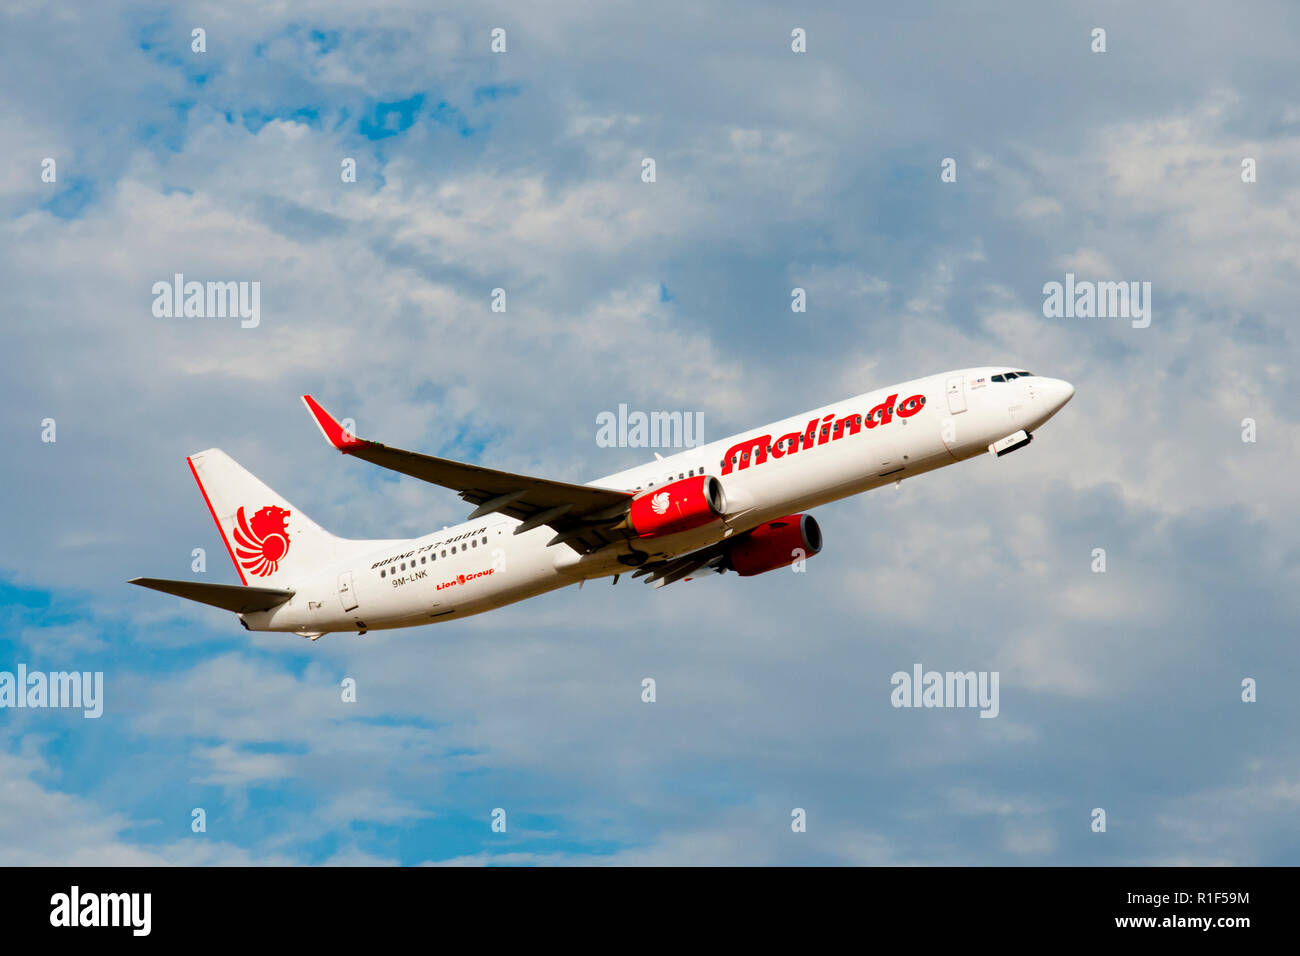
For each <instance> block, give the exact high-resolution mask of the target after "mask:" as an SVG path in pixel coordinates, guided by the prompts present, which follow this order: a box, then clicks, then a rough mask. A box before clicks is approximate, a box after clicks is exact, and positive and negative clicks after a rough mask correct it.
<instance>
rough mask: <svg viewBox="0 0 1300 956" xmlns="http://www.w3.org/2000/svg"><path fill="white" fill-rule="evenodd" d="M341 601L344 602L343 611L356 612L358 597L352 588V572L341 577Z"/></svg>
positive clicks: (344, 573) (345, 572)
mask: <svg viewBox="0 0 1300 956" xmlns="http://www.w3.org/2000/svg"><path fill="white" fill-rule="evenodd" d="M339 600H340V601H341V602H343V610H345V611H354V610H356V607H357V596H356V592H355V591H354V590H353V588H352V572H351V571H344V572H343V573H342V574H340V575H339Z"/></svg>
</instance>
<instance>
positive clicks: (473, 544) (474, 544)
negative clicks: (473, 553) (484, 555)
mask: <svg viewBox="0 0 1300 956" xmlns="http://www.w3.org/2000/svg"><path fill="white" fill-rule="evenodd" d="M469 546H470V547H471V548H477V547H478V538H475V539H474V540H473V541H471V542H470V543H469Z"/></svg>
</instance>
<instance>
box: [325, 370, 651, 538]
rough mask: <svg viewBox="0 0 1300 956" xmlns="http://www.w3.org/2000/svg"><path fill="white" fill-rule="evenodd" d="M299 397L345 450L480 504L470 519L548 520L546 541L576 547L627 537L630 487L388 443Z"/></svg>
mask: <svg viewBox="0 0 1300 956" xmlns="http://www.w3.org/2000/svg"><path fill="white" fill-rule="evenodd" d="M302 400H303V403H304V404H305V405H306V406H307V410H308V411H309V412H311V415H312V418H313V419H315V421H316V424H317V426H319V427H320V430H321V433H322V434H323V435H324V436H325V440H326V441H328V442H329V443H330V444H331V445H333V446H334V447H335V448H337V449H338V450H339V451H341V452H342V453H343V454H345V455H351V456H352V457H353V458H360V459H362V460H364V461H368V462H370V463H371V464H373V465H379V466H380V467H381V468H388V469H390V470H392V471H399V472H401V473H402V474H404V475H410V476H411V477H413V478H419V479H420V480H421V481H427V482H429V483H430V484H434V485H442V487H444V488H450V489H452V491H455V492H456V493H457V494H459V495H460V496H461V498H463V499H465V500H466V501H468V502H469V503H470V504H473V505H477V506H478V507H476V508H475V509H474V510H473V511H472V512H471V513H470V515H469V520H471V521H472V520H473V519H475V518H482V517H483V516H484V515H489V514H493V513H500V514H504V515H509V516H510V517H512V518H518V519H519V520H520V521H521V522H522V524H520V525H519V526H518V527H517V528H515V532H514V533H515V534H522V533H523V532H525V531H531V530H532V529H534V528H538V527H541V526H542V525H546V526H548V527H550V528H552V529H553V530H554V531H555V532H556V534H555V537H553V538H552V539H551V540H550V542H549V543H550V544H561V543H563V544H567V545H569V547H571V548H573V549H574V550H575V551H577V552H579V553H586V552H588V551H595V550H599V549H600V548H603V547H604V546H605V545H607V544H610V543H612V542H614V541H621V540H624V539H625V538H626V535H624V534H623V533H622V532H621V531H619V530H617V525H619V524H620V523H621V522H622V520H623V518H624V516H625V515H626V514H627V511H628V508H629V506H630V505H631V502H632V498H633V497H635V496H634V495H631V494H629V493H628V492H625V491H616V490H613V489H610V488H593V487H591V486H590V485H572V484H569V483H568V482H564V481H550V480H548V479H546V478H531V477H529V476H527V475H515V474H511V473H510V472H508V471H496V470H495V469H492V468H483V467H480V466H479V465H467V464H465V463H464V462H459V461H451V460H450V459H447V458H434V457H433V456H432V455H421V454H418V453H417V452H413V451H403V450H402V449H400V448H390V447H388V446H387V445H381V444H380V443H379V442H374V441H366V440H364V439H361V438H357V437H356V436H355V435H351V434H349V433H348V432H347V431H345V430H344V429H343V427H342V426H341V425H340V424H339V423H338V422H337V421H335V420H334V418H333V417H332V416H331V415H330V414H329V412H327V411H325V409H323V408H321V406H320V405H319V404H318V403H317V402H316V400H315V399H313V398H312V397H311V396H310V395H304V396H303V397H302Z"/></svg>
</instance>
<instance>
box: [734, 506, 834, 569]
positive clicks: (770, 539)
mask: <svg viewBox="0 0 1300 956" xmlns="http://www.w3.org/2000/svg"><path fill="white" fill-rule="evenodd" d="M821 549H822V529H821V527H820V526H819V525H818V524H817V519H816V518H814V517H813V516H812V515H803V514H799V515H786V516H785V517H784V518H777V519H776V520H774V521H768V522H765V523H763V524H761V525H759V526H758V527H757V528H755V529H754V530H753V531H751V532H749V533H748V534H746V535H745V536H743V537H742V538H740V540H738V541H737V542H736V543H735V544H733V545H732V546H731V550H729V551H728V552H727V564H728V565H729V566H730V567H731V570H733V571H735V572H736V573H737V574H739V575H740V576H741V577H742V578H747V577H750V576H752V575H755V574H762V573H763V572H764V571H775V570H776V569H777V568H783V567H785V566H786V565H787V564H793V563H794V562H795V561H796V560H798V559H799V558H811V557H812V556H813V555H814V554H816V553H817V552H819V551H820V550H821Z"/></svg>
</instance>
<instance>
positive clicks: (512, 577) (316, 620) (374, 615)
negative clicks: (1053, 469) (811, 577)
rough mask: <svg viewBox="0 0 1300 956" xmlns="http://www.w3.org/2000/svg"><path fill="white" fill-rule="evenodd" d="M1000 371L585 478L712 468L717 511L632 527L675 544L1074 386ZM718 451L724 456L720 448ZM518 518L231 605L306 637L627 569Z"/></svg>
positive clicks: (1018, 413) (946, 445)
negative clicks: (709, 518)
mask: <svg viewBox="0 0 1300 956" xmlns="http://www.w3.org/2000/svg"><path fill="white" fill-rule="evenodd" d="M1008 371H1012V369H1008V368H1005V367H985V368H971V369H961V370H958V371H953V372H945V373H943V374H939V375H932V376H929V377H926V378H921V379H914V380H912V381H910V382H903V383H900V384H898V385H893V386H890V387H889V388H884V389H878V390H876V391H872V392H867V393H865V394H862V395H858V396H856V397H854V398H850V399H846V400H844V401H841V402H835V403H833V404H830V405H826V406H824V407H822V408H819V409H814V410H811V411H808V412H805V413H804V414H802V415H796V416H793V417H791V418H788V419H785V420H783V421H779V422H773V423H772V424H770V425H765V426H762V427H760V428H755V429H750V430H748V431H745V432H741V433H739V434H736V435H732V436H729V437H727V438H723V439H721V440H719V441H715V442H710V443H709V444H706V445H701V446H699V447H696V448H689V449H686V450H684V451H680V452H677V453H674V454H672V455H668V456H666V457H664V458H662V459H659V460H656V461H653V462H649V463H647V464H643V465H639V466H637V467H635V468H631V469H628V470H627V471H622V472H619V473H617V474H613V475H608V476H606V477H604V478H599V479H597V480H596V481H593V482H589V484H591V485H595V486H599V487H602V488H613V489H617V490H620V491H629V492H633V493H635V492H638V491H645V490H648V489H650V488H654V487H659V486H662V485H664V484H668V483H669V482H671V481H676V480H678V479H679V478H685V477H688V476H691V475H700V474H705V475H713V476H716V477H718V478H719V480H720V481H721V482H722V487H723V490H724V492H725V495H726V501H727V505H726V513H725V515H724V516H723V517H722V518H721V519H720V520H718V521H714V522H713V523H711V524H709V525H706V526H704V527H702V528H697V529H695V530H693V531H688V532H683V533H679V534H673V535H667V536H663V537H654V538H637V539H633V541H632V542H631V545H630V548H631V549H635V550H638V551H643V552H645V553H646V554H648V555H649V558H650V559H661V558H667V557H673V556H676V555H682V554H686V553H688V552H691V551H695V550H697V549H699V548H702V547H705V546H707V545H710V544H713V543H715V542H717V541H719V540H721V539H723V538H725V537H728V536H731V535H733V534H740V533H742V532H745V531H748V530H749V529H751V528H754V527H756V526H757V525H759V524H761V523H762V522H765V521H770V520H772V519H774V518H779V517H782V516H783V515H788V514H792V513H795V512H800V511H806V510H808V509H810V508H814V507H816V506H818V505H822V504H825V503H827V502H830V501H834V500H836V499H839V498H843V497H846V496H848V495H853V494H857V493H859V492H863V491H868V490H870V489H872V488H876V487H879V486H881V485H886V484H889V483H891V482H895V481H901V480H903V479H905V478H910V477H912V476H914V475H919V474H921V473H923V472H926V471H931V470H933V469H935V468H941V467H943V466H945V465H951V464H955V463H956V462H959V461H963V460H965V459H967V458H970V457H973V456H975V455H979V454H981V453H983V452H985V451H986V450H987V448H988V446H989V445H990V444H991V443H992V442H995V441H998V440H999V439H1002V438H1004V437H1006V436H1008V435H1011V434H1012V433H1015V432H1017V431H1019V430H1021V429H1023V430H1024V431H1026V432H1030V433H1032V432H1033V431H1034V430H1035V429H1037V428H1038V427H1039V426H1040V425H1042V424H1043V423H1044V422H1045V421H1047V419H1048V418H1050V417H1051V416H1052V415H1054V414H1055V413H1056V412H1057V411H1058V410H1059V409H1060V408H1061V407H1062V406H1063V405H1064V404H1065V403H1066V402H1067V401H1069V399H1070V397H1071V396H1072V395H1073V394H1074V389H1073V387H1072V386H1070V385H1069V383H1067V382H1063V381H1061V380H1059V379H1050V378H1041V377H1038V376H1030V377H1021V378H1017V379H1015V380H1013V381H1007V382H994V381H992V379H993V376H995V375H1001V374H1003V373H1005V372H1008ZM891 396H894V397H895V401H894V404H893V405H892V406H890V409H891V410H890V412H889V413H888V414H886V415H885V416H884V417H885V419H886V420H885V421H883V422H868V421H866V420H865V418H866V416H867V415H868V412H869V411H870V410H871V409H873V408H876V407H877V406H880V405H881V404H882V403H885V402H887V401H888V400H889V399H890V397H891ZM913 396H920V398H921V399H922V400H921V401H919V402H918V401H913V402H912V403H911V405H910V406H908V408H907V410H906V411H904V410H903V409H902V408H901V406H903V404H904V402H905V401H906V400H907V399H909V398H911V397H913ZM828 416H829V417H828ZM837 423H838V424H839V427H837ZM810 425H811V426H813V427H811V428H810ZM792 436H797V438H794V440H792ZM783 437H784V438H785V440H784V442H783V441H782V439H783ZM809 440H811V441H809ZM738 446H739V447H738ZM730 458H734V462H733V461H730V460H725V459H730ZM519 523H520V522H518V521H517V520H515V519H513V518H508V517H504V516H502V515H499V514H498V515H489V516H488V517H486V518H482V519H480V520H477V521H470V522H466V523H464V524H459V525H456V526H454V527H450V528H444V529H443V530H441V531H437V532H434V533H433V534H428V535H424V536H423V537H419V538H412V539H408V540H402V541H388V542H383V543H382V546H381V547H380V548H379V549H378V550H375V551H372V552H370V553H368V554H365V555H361V556H354V557H350V558H347V559H346V560H344V561H341V562H338V563H337V564H335V565H331V566H327V567H325V568H320V569H318V570H315V571H313V572H312V573H311V574H310V575H309V576H308V577H307V578H306V579H304V580H301V581H294V582H292V583H291V584H290V585H289V587H290V588H291V589H292V590H293V591H294V592H295V594H294V596H293V598H292V599H290V600H289V601H287V602H286V603H284V604H282V605H280V606H279V607H276V608H274V609H272V610H270V611H262V612H257V613H247V614H243V615H241V617H242V619H243V621H244V623H245V625H246V626H247V627H249V628H250V629H252V630H270V631H291V632H298V633H303V634H311V635H316V634H320V633H328V632H331V631H359V630H375V629H379V628H394V627H408V626H412V625H417V624H428V623H432V622H436V621H445V620H458V619H460V618H463V617H467V616H469V615H471V614H478V613H481V612H483V611H488V610H491V609H493V608H497V607H501V606H503V605H506V604H512V603H514V602H516V601H521V600H523V599H525V598H528V597H533V596H534V595H537V594H542V593H544V592H546V591H551V590H554V589H556V588H561V587H565V586H566V585H569V584H573V583H576V582H578V581H581V580H585V579H588V578H598V577H606V576H609V575H612V574H618V573H623V572H627V571H629V570H631V568H629V566H628V565H627V563H626V561H623V562H621V561H620V560H619V556H620V555H623V556H626V555H627V554H628V552H629V550H630V548H629V547H628V546H626V545H611V546H610V547H608V548H605V549H602V550H600V551H598V552H596V553H593V554H588V555H581V554H579V553H577V552H576V551H574V550H573V549H572V548H570V547H568V546H567V545H565V544H557V545H551V546H548V544H547V543H548V542H549V541H550V540H551V538H552V537H553V536H554V534H555V532H554V531H553V530H552V529H551V528H548V527H540V528H536V529H534V530H531V531H527V532H525V533H523V534H518V535H516V534H514V529H515V528H516V527H517V526H518V525H519Z"/></svg>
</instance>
